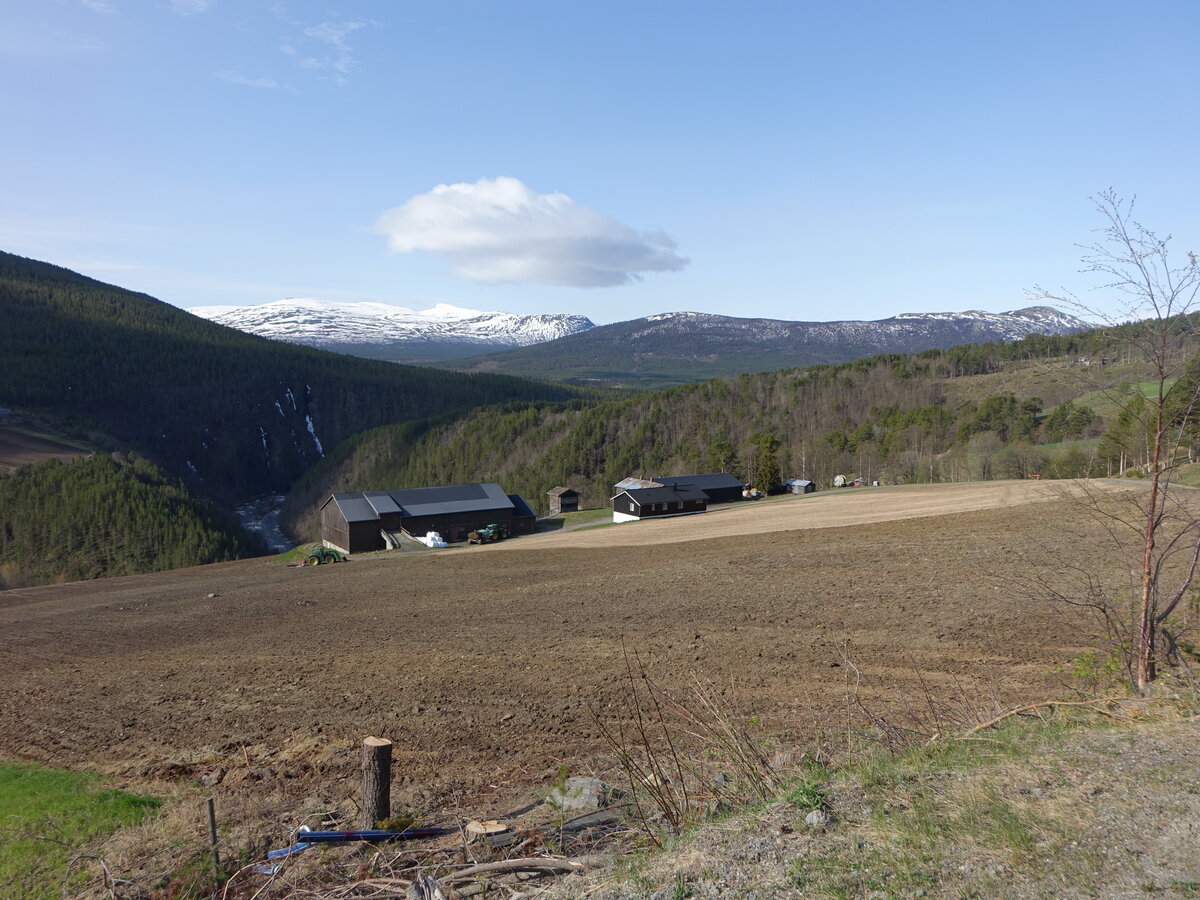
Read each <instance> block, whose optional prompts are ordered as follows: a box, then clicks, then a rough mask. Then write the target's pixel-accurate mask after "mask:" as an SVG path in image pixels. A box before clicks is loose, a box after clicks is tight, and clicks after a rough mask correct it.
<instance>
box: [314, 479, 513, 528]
mask: <svg viewBox="0 0 1200 900" xmlns="http://www.w3.org/2000/svg"><path fill="white" fill-rule="evenodd" d="M329 499H330V500H332V501H333V502H335V503H336V504H337V505H338V508H339V509H340V510H341V511H342V515H344V516H345V517H346V521H347V522H370V521H372V520H376V519H379V518H380V517H381V516H382V515H386V514H389V513H390V514H396V513H399V514H400V515H401V516H403V517H405V518H409V517H413V516H437V515H447V514H449V513H460V512H483V511H484V510H496V511H500V510H511V509H513V507H514V506H515V504H514V503H513V501H512V500H511V499H510V498H509V496H508V495H507V494H505V493H504V491H503V490H501V488H500V485H498V484H496V483H495V482H491V481H488V482H481V483H476V484H450V485H443V486H441V487H427V488H404V489H402V490H397V491H369V492H367V493H364V494H334V495H333V496H331V497H330V498H329ZM328 502H329V501H328V500H327V501H326V503H328ZM521 502H522V503H524V501H521ZM526 508H528V504H526Z"/></svg>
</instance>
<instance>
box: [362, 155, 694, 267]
mask: <svg viewBox="0 0 1200 900" xmlns="http://www.w3.org/2000/svg"><path fill="white" fill-rule="evenodd" d="M376 227H377V230H378V231H380V232H381V233H382V234H384V235H386V236H387V239H388V247H389V248H390V249H391V251H392V252H393V253H412V252H414V251H418V250H422V251H425V252H428V253H433V254H435V255H437V256H440V257H442V258H444V259H446V260H448V261H449V262H450V263H451V264H452V265H453V266H454V270H455V272H456V273H457V274H458V275H460V276H461V277H463V278H467V279H469V280H471V281H481V282H487V283H491V284H522V283H536V284H554V285H568V286H572V287H610V286H612V285H618V284H626V283H628V282H631V281H637V280H639V279H640V277H641V275H640V273H642V272H666V271H676V270H678V269H682V268H683V267H684V266H686V265H687V264H688V260H687V259H686V258H685V257H682V256H680V255H679V254H678V253H676V252H675V242H674V241H673V240H671V238H670V237H668V236H667V235H666V234H664V233H663V232H661V231H637V230H635V229H633V228H630V227H629V226H628V225H624V224H622V223H620V222H618V221H616V220H615V219H612V218H609V217H608V216H606V215H604V214H603V213H599V212H597V211H596V210H594V209H589V208H588V207H586V206H581V205H580V204H578V203H576V202H575V201H574V200H572V199H571V198H570V197H568V196H567V195H566V194H561V193H554V194H538V193H535V192H534V191H533V190H532V189H530V188H529V187H528V186H527V185H525V184H524V183H523V182H521V181H520V180H519V179H516V178H509V177H500V178H496V179H489V178H481V179H480V180H479V181H477V182H475V183H474V184H449V185H447V184H440V185H438V186H437V187H435V188H434V189H433V190H432V191H429V192H428V193H425V194H418V195H416V196H415V197H410V198H409V199H408V200H407V201H405V202H404V204H403V205H401V206H397V207H396V208H395V209H389V210H388V211H387V212H385V213H383V214H382V215H381V216H380V217H379V220H378V223H377V226H376Z"/></svg>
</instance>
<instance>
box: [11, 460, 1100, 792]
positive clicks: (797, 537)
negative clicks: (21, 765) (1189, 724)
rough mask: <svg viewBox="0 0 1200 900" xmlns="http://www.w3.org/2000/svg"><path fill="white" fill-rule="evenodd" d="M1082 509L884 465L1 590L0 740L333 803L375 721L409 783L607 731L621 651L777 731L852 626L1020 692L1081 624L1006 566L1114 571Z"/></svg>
mask: <svg viewBox="0 0 1200 900" xmlns="http://www.w3.org/2000/svg"><path fill="white" fill-rule="evenodd" d="M972 507H973V510H972ZM963 510H968V511H963ZM872 517H873V518H876V519H878V520H880V521H875V522H868V521H864V520H869V519H871V518H872ZM1088 528H1089V526H1088V525H1087V524H1086V517H1084V516H1081V514H1080V510H1079V508H1078V506H1077V505H1076V504H1072V503H1070V502H1068V501H1066V500H1064V499H1062V498H1061V497H1059V496H1058V494H1057V493H1056V492H1055V491H1054V490H1052V489H1050V486H1048V485H1045V484H1037V483H1032V482H1029V483H1026V482H1014V483H1007V484H1003V483H1002V484H981V485H948V486H938V487H920V488H917V487H913V488H901V489H875V490H866V491H860V492H854V493H847V494H844V495H829V496H816V497H806V498H796V499H794V500H791V499H789V500H784V501H779V502H772V503H760V504H747V505H745V506H744V507H737V508H731V509H727V510H724V511H714V512H712V513H708V514H705V515H703V516H692V517H681V518H677V519H671V520H663V521H657V522H645V523H637V524H634V525H629V526H614V527H611V528H602V529H596V530H587V531H579V532H573V533H569V534H561V535H539V536H534V537H529V538H524V537H523V538H518V539H515V540H513V541H511V542H508V543H505V544H502V545H496V546H489V547H483V548H480V547H472V548H464V549H455V550H449V551H440V552H436V553H423V554H403V555H400V554H396V555H393V556H388V555H385V554H379V555H372V556H367V557H362V558H360V559H356V560H354V561H352V562H350V563H347V564H342V565H332V566H321V567H310V568H288V567H286V566H284V565H283V564H281V563H279V562H277V561H275V560H273V559H270V558H264V559H259V560H245V561H240V562H236V563H222V564H216V565H211V566H205V567H200V568H194V569H187V570H179V571H175V572H168V573H161V574H155V575H141V576H133V577H128V578H120V579H109V580H104V581H96V582H87V583H77V584H70V585H60V586H47V587H40V588H25V589H18V590H13V591H7V592H2V593H0V680H2V681H3V684H4V685H5V691H4V692H3V694H2V695H0V756H8V757H19V758H28V759H36V760H40V761H44V762H48V763H55V764H62V765H68V766H73V767H93V768H99V769H101V770H104V771H109V772H118V773H123V774H125V775H126V776H129V777H131V778H135V779H140V778H154V777H184V776H189V775H194V774H197V773H199V772H201V771H205V770H207V769H209V768H211V767H213V766H216V765H221V766H225V767H227V768H228V769H229V773H228V775H227V776H226V781H225V786H224V788H223V789H226V788H231V787H232V788H236V787H237V786H238V785H240V784H244V783H246V781H247V780H248V779H253V778H262V779H264V780H270V781H271V782H272V783H273V784H274V785H275V786H276V787H277V788H278V789H280V790H285V791H288V792H291V793H293V794H294V795H295V796H296V797H297V798H311V797H314V796H321V797H327V799H328V800H329V802H331V803H337V802H346V801H345V795H347V794H353V793H354V786H353V781H354V779H353V773H354V771H355V769H356V765H357V757H356V755H355V749H356V748H357V746H358V743H359V741H360V740H361V738H362V737H363V736H365V735H368V734H376V735H382V736H385V737H389V738H391V739H393V740H394V741H395V742H396V748H395V751H394V752H395V759H396V768H397V772H398V773H402V774H401V776H400V783H399V784H398V785H397V786H396V790H395V793H396V796H397V802H398V803H400V804H410V805H416V806H420V805H423V804H430V803H434V802H436V801H438V800H439V799H444V798H445V796H446V795H447V792H448V791H450V790H451V789H452V788H453V789H454V790H457V791H459V792H461V793H460V796H473V797H479V796H483V795H485V794H489V793H491V794H495V795H497V796H500V795H504V794H506V793H511V792H513V791H517V790H518V787H517V786H518V785H520V784H522V783H524V782H527V781H537V780H539V779H543V780H544V779H547V778H552V777H553V775H554V772H555V770H556V768H557V766H558V765H559V763H561V762H571V761H576V760H579V759H582V758H586V757H588V756H589V755H590V754H593V753H596V752H598V751H602V750H603V749H604V744H603V741H602V740H601V735H600V732H599V729H598V727H597V725H596V722H595V719H594V716H593V713H592V710H593V709H598V710H601V711H602V713H603V711H605V710H607V709H609V708H610V707H612V706H613V705H614V704H617V703H619V702H620V701H621V698H622V690H621V684H622V678H623V675H624V671H625V670H624V661H623V660H624V657H623V653H624V651H625V650H626V649H628V650H630V651H634V652H636V653H637V654H639V655H640V657H641V658H642V659H643V660H644V661H645V663H646V665H647V668H648V669H649V670H650V671H651V672H652V673H653V674H654V675H655V676H656V677H657V678H659V679H661V680H662V681H663V683H664V684H666V685H668V686H674V687H678V688H682V687H683V686H684V685H685V684H686V683H687V681H688V679H689V678H690V677H691V676H692V675H693V674H697V675H700V676H702V677H709V678H712V679H714V680H715V681H716V682H718V683H720V684H723V685H729V686H731V687H732V693H731V694H730V696H731V697H733V698H735V702H736V704H737V707H738V711H739V712H740V713H744V714H746V715H750V714H756V715H758V716H760V717H761V718H762V720H763V723H764V726H765V727H766V728H767V729H768V730H772V731H790V732H793V733H802V734H803V733H810V729H811V726H812V725H813V724H814V723H820V722H830V721H833V720H835V719H836V720H838V721H843V722H844V717H845V710H846V696H847V684H848V682H847V673H848V671H849V668H848V667H847V666H845V665H843V664H842V662H843V654H844V653H846V652H847V649H846V648H847V647H848V653H849V654H850V656H851V658H852V659H853V660H854V661H855V663H856V664H857V665H858V666H859V668H861V670H862V671H863V673H864V674H865V676H866V677H867V679H868V680H869V681H870V682H871V683H872V684H877V685H879V686H880V687H881V690H882V699H881V702H884V703H886V702H889V698H891V699H892V700H897V699H898V698H900V697H901V696H904V695H911V696H918V695H919V693H920V692H921V691H924V690H925V689H927V688H928V689H929V690H930V691H932V692H933V693H934V694H935V695H936V696H939V697H950V696H951V695H953V694H956V692H958V691H961V690H962V689H963V688H964V686H966V687H967V688H968V689H969V690H977V691H978V692H979V696H980V697H981V698H982V697H983V696H984V694H985V693H986V692H987V691H991V690H995V689H998V688H999V689H1001V690H1004V691H1007V692H1009V695H1011V696H1014V697H1018V698H1024V697H1028V696H1030V695H1031V694H1032V693H1037V692H1041V691H1044V690H1046V673H1047V672H1048V671H1049V670H1050V669H1051V667H1052V666H1054V665H1055V664H1058V663H1061V662H1063V661H1064V660H1066V659H1069V658H1070V657H1072V656H1073V655H1075V654H1077V653H1078V652H1080V651H1081V650H1082V649H1083V648H1084V647H1085V646H1086V639H1085V638H1084V636H1083V633H1082V632H1081V631H1079V630H1078V629H1076V628H1066V629H1064V626H1063V621H1062V615H1063V611H1062V610H1061V609H1057V608H1054V607H1052V606H1051V605H1049V604H1046V603H1042V602H1036V601H1034V600H1031V599H1029V598H1026V597H1023V596H1021V595H1020V594H1019V593H1016V592H1014V591H1012V590H1011V589H1009V588H1008V587H1006V586H1005V582H1004V581H1003V580H1002V579H1001V580H998V579H997V578H995V577H993V576H995V575H997V574H1005V573H1010V572H1011V571H1012V569H1013V568H1014V564H1015V563H1016V561H1017V560H1018V559H1019V558H1020V557H1019V556H1018V554H1020V553H1023V552H1024V551H1025V550H1027V549H1028V548H1030V547H1037V548H1039V550H1040V552H1042V553H1044V554H1045V555H1046V557H1047V558H1050V559H1053V558H1067V557H1069V558H1071V559H1072V560H1073V562H1074V563H1076V564H1080V565H1085V566H1086V565H1088V564H1089V560H1092V559H1094V560H1095V565H1096V567H1097V569H1100V568H1103V566H1104V560H1103V558H1102V554H1100V552H1099V551H1097V550H1096V549H1095V548H1096V540H1095V535H1094V534H1092V533H1091V532H1089V531H1088ZM530 551H536V552H530ZM213 594H215V595H216V596H209V595H213ZM917 670H922V671H921V672H920V673H918V671H917ZM334 795H336V796H334Z"/></svg>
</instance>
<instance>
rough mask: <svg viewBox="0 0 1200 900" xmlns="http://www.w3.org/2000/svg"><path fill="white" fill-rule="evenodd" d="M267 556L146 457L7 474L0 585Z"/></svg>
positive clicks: (0, 512)
mask: <svg viewBox="0 0 1200 900" xmlns="http://www.w3.org/2000/svg"><path fill="white" fill-rule="evenodd" d="M262 552H265V551H264V550H263V548H262V547H260V546H259V544H258V543H257V542H256V541H254V540H252V539H251V538H250V537H248V536H247V535H246V534H245V533H244V532H243V531H242V530H241V528H239V527H238V526H237V523H236V522H234V521H232V520H228V519H225V518H224V517H222V516H221V515H220V514H219V513H218V512H217V511H216V510H215V509H213V508H212V506H211V505H210V504H208V503H206V502H203V501H199V500H196V499H195V498H194V497H192V496H191V495H190V494H189V493H188V492H187V490H186V489H185V488H184V487H183V485H182V484H180V483H179V482H177V481H174V480H171V479H168V478H166V477H164V476H163V474H162V472H160V471H159V470H158V469H157V468H156V467H155V466H153V465H152V464H151V463H149V462H147V461H146V460H144V459H140V458H137V457H130V458H125V457H122V458H121V460H120V461H118V460H115V459H113V458H112V457H109V456H100V455H96V456H90V457H85V458H83V459H77V460H72V461H71V462H67V463H63V462H59V461H58V460H50V461H48V462H44V463H40V464H39V465H35V466H25V467H23V468H20V469H18V470H17V471H16V472H15V473H13V474H12V475H0V590H4V589H6V588H13V587H21V586H24V585H29V584H42V583H45V582H52V581H78V580H81V579H85V578H99V577H101V576H106V575H128V574H133V573H136V572H153V571H158V570H160V569H173V568H177V567H179V566H193V565H199V564H201V563H209V562H218V561H221V560H226V559H237V558H238V557H242V556H250V555H254V554H255V553H262Z"/></svg>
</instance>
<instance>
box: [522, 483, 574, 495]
mask: <svg viewBox="0 0 1200 900" xmlns="http://www.w3.org/2000/svg"><path fill="white" fill-rule="evenodd" d="M546 493H547V494H549V495H550V496H551V497H562V496H564V495H566V494H574V495H575V496H577V497H578V496H579V491H577V490H575V489H574V488H569V487H563V486H562V485H561V484H560V485H559V486H558V487H555V488H551V489H550V490H548V491H546ZM509 496H512V495H511V494H510V495H509Z"/></svg>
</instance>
